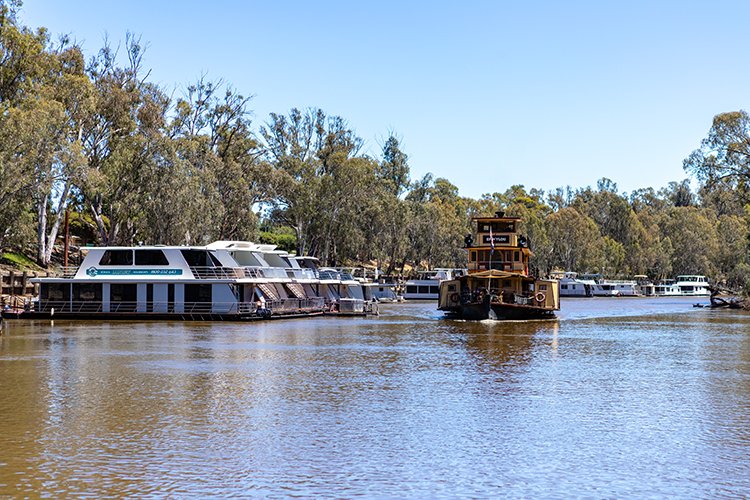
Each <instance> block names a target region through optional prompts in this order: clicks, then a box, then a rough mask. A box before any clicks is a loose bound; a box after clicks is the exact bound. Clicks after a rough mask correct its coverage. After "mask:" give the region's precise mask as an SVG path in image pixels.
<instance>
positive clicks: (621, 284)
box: [594, 280, 641, 297]
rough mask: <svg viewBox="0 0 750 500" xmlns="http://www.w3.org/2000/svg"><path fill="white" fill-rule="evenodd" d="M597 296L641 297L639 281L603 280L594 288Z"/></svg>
mask: <svg viewBox="0 0 750 500" xmlns="http://www.w3.org/2000/svg"><path fill="white" fill-rule="evenodd" d="M594 296H597V297H640V296H641V291H640V288H639V287H638V283H636V282H635V281H632V280H602V281H600V282H599V283H597V284H596V286H595V288H594Z"/></svg>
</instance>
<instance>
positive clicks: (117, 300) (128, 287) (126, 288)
mask: <svg viewBox="0 0 750 500" xmlns="http://www.w3.org/2000/svg"><path fill="white" fill-rule="evenodd" d="M137 300H138V285H136V284H135V283H112V284H110V285H109V302H110V304H109V307H110V311H112V312H135V309H136V301H137Z"/></svg>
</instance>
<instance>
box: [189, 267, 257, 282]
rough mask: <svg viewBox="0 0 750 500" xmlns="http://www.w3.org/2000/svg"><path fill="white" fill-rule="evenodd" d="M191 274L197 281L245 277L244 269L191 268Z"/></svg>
mask: <svg viewBox="0 0 750 500" xmlns="http://www.w3.org/2000/svg"><path fill="white" fill-rule="evenodd" d="M190 272H191V273H193V276H194V277H195V278H196V279H204V280H205V279H228V280H231V279H240V278H244V277H245V273H244V268H242V267H223V266H220V267H211V266H190Z"/></svg>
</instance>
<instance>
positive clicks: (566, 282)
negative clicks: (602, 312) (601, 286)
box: [552, 271, 596, 297]
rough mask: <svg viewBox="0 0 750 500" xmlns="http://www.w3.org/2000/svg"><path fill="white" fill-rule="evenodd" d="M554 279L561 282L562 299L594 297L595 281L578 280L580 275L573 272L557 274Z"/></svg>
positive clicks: (554, 274)
mask: <svg viewBox="0 0 750 500" xmlns="http://www.w3.org/2000/svg"><path fill="white" fill-rule="evenodd" d="M552 277H553V278H556V279H557V280H558V281H559V282H560V297H593V296H594V287H595V286H596V282H595V281H594V280H584V279H580V278H578V273H575V272H572V271H565V272H555V273H552Z"/></svg>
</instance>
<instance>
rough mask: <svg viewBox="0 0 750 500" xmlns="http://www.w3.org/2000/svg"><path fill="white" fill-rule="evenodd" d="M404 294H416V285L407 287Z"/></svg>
mask: <svg viewBox="0 0 750 500" xmlns="http://www.w3.org/2000/svg"><path fill="white" fill-rule="evenodd" d="M406 293H417V286H416V285H408V286H407V287H406Z"/></svg>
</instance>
